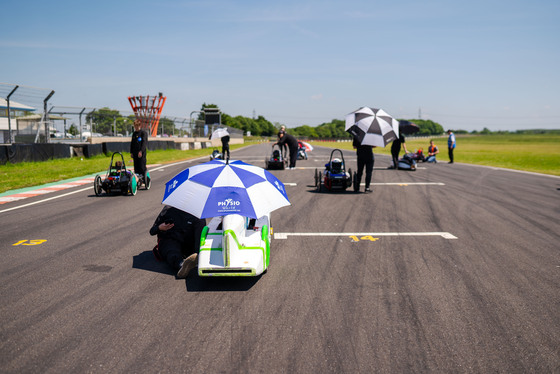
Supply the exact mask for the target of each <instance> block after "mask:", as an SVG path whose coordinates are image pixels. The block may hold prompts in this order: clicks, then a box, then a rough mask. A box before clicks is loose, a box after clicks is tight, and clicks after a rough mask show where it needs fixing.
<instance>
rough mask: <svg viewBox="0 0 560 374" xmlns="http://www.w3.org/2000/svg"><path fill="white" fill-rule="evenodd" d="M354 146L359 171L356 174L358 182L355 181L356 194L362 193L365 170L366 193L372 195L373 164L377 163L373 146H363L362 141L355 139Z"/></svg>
mask: <svg viewBox="0 0 560 374" xmlns="http://www.w3.org/2000/svg"><path fill="white" fill-rule="evenodd" d="M352 146H353V147H354V148H355V149H356V155H357V157H358V171H357V173H356V180H355V181H354V192H359V191H360V183H361V182H362V174H363V172H364V168H365V169H366V189H365V191H364V192H365V193H370V192H371V190H370V188H369V185H370V183H371V176H372V174H373V164H374V162H375V157H374V155H373V148H374V146H372V145H362V144H360V141H359V140H358V139H357V138H356V137H354V140H353V141H352Z"/></svg>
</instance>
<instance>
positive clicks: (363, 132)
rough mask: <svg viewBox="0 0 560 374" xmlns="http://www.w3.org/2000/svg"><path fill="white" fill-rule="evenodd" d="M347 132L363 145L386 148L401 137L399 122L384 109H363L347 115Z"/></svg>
mask: <svg viewBox="0 0 560 374" xmlns="http://www.w3.org/2000/svg"><path fill="white" fill-rule="evenodd" d="M345 130H346V131H348V132H349V133H350V134H352V135H353V136H354V137H355V138H357V139H358V141H359V142H360V144H362V145H372V146H376V147H385V146H386V145H387V144H389V143H390V142H392V141H393V140H395V139H397V138H398V137H399V121H397V120H396V119H394V118H393V117H391V116H390V115H389V114H387V113H386V112H385V111H384V110H383V109H375V108H368V107H362V108H360V109H358V110H356V111H354V112H352V113H350V114H348V115H346V126H345Z"/></svg>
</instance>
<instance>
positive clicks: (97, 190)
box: [93, 175, 103, 196]
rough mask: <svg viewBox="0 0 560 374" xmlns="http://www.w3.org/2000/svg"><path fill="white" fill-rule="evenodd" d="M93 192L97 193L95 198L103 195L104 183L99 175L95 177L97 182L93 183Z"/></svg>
mask: <svg viewBox="0 0 560 374" xmlns="http://www.w3.org/2000/svg"><path fill="white" fill-rule="evenodd" d="M93 191H95V196H101V194H102V193H103V182H102V181H101V177H100V176H99V175H96V176H95V181H94V182H93Z"/></svg>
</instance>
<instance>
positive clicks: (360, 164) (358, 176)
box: [350, 155, 367, 192]
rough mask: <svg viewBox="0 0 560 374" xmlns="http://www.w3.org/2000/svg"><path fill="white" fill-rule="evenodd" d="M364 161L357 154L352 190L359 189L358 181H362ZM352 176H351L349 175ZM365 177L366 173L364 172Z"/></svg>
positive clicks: (356, 190)
mask: <svg viewBox="0 0 560 374" xmlns="http://www.w3.org/2000/svg"><path fill="white" fill-rule="evenodd" d="M365 166H366V163H365V161H364V158H363V157H362V156H361V155H358V170H357V172H356V180H355V181H354V182H355V183H354V192H358V191H360V183H362V174H363V173H364V167H365ZM350 177H352V176H350ZM366 179H367V174H366Z"/></svg>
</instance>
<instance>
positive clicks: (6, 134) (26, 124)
mask: <svg viewBox="0 0 560 374" xmlns="http://www.w3.org/2000/svg"><path fill="white" fill-rule="evenodd" d="M53 94H54V91H53V90H51V89H48V88H38V87H30V86H23V85H17V84H10V83H0V143H14V142H22V143H42V142H46V143H48V142H57V141H85V140H86V139H87V138H89V137H104V136H117V137H120V136H122V137H128V136H130V134H132V132H133V131H134V119H135V118H136V117H135V114H134V112H133V111H132V110H124V111H123V110H115V109H110V108H108V107H103V108H94V107H89V106H83V107H75V106H74V107H73V106H58V105H51V104H50V103H49V99H50V98H51V97H52V95H53ZM217 126H219V125H208V124H206V123H205V121H204V120H200V119H196V118H193V117H191V118H185V117H172V116H165V115H164V116H161V119H160V121H159V126H158V129H157V132H156V136H158V137H198V138H201V137H209V136H210V135H211V134H212V131H214V129H215V128H216V127H217ZM228 131H229V132H230V136H231V137H233V138H241V137H243V131H242V130H239V129H234V128H228Z"/></svg>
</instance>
